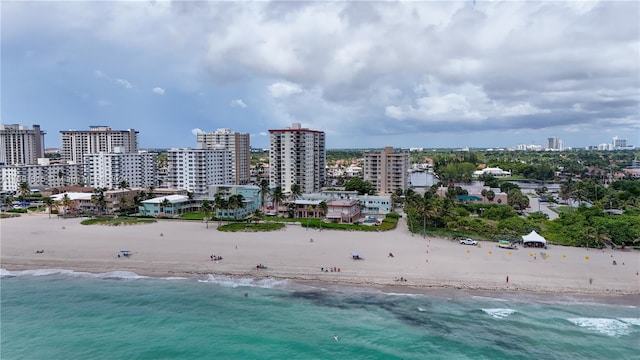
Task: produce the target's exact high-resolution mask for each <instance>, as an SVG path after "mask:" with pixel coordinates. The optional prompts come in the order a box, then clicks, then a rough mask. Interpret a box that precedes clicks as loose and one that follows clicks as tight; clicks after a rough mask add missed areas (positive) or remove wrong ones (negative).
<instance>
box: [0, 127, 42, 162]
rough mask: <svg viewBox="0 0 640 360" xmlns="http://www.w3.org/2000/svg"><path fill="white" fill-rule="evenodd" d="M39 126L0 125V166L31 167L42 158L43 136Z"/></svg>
mask: <svg viewBox="0 0 640 360" xmlns="http://www.w3.org/2000/svg"><path fill="white" fill-rule="evenodd" d="M45 134H46V133H45V132H44V131H42V130H40V125H33V126H32V128H31V129H30V128H29V127H28V126H25V125H18V124H7V125H4V124H0V166H1V165H33V164H37V163H38V159H39V158H44V135H45Z"/></svg>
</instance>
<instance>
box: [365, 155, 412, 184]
mask: <svg viewBox="0 0 640 360" xmlns="http://www.w3.org/2000/svg"><path fill="white" fill-rule="evenodd" d="M408 170H409V154H407V153H402V152H400V153H394V152H393V148H392V147H391V146H387V147H385V148H384V150H382V151H381V152H379V153H365V154H364V180H365V181H369V182H371V184H373V185H374V186H375V187H376V192H378V193H379V194H391V193H393V192H394V191H395V190H396V189H403V190H406V189H407V185H408V180H407V172H408Z"/></svg>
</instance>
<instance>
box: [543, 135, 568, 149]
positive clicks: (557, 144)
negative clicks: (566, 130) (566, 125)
mask: <svg viewBox="0 0 640 360" xmlns="http://www.w3.org/2000/svg"><path fill="white" fill-rule="evenodd" d="M563 149H564V146H563V144H562V139H560V138H558V137H555V136H554V137H550V138H547V150H563Z"/></svg>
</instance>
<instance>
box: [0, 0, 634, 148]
mask: <svg viewBox="0 0 640 360" xmlns="http://www.w3.org/2000/svg"><path fill="white" fill-rule="evenodd" d="M34 4H35V5H34ZM36 10H37V11H36ZM639 11H640V3H639V2H631V1H588V2H575V1H564V2H562V1H560V2H550V1H541V2H540V1H539V2H524V1H477V2H476V3H475V5H474V3H473V2H472V1H449V2H435V1H384V2H366V3H363V2H353V1H352V2H347V1H342V2H336V1H333V2H323V1H315V2H311V1H309V2H304V1H299V2H283V1H255V2H214V1H212V2H157V1H156V2H88V3H83V4H82V5H80V4H79V3H77V2H37V3H30V2H26V3H25V2H8V3H7V4H6V6H4V4H3V18H2V20H3V32H2V44H3V69H4V70H5V73H7V74H10V73H12V71H13V70H20V69H27V70H29V71H31V70H42V72H33V73H38V76H41V75H47V76H49V77H50V79H47V80H48V82H44V81H42V82H39V84H40V85H39V86H42V85H41V84H44V83H50V84H56V83H60V80H59V79H58V78H55V77H56V76H61V75H60V74H67V72H65V71H62V70H65V66H69V65H68V64H76V65H78V68H79V69H83V71H84V72H83V74H85V75H86V74H87V72H89V71H91V70H93V69H94V68H95V67H96V66H99V67H101V69H100V70H98V69H96V70H94V75H95V76H94V78H93V79H89V80H92V81H95V80H96V78H97V79H101V81H100V82H102V83H107V82H112V83H113V84H115V85H117V86H114V88H118V90H119V89H120V88H125V89H131V88H134V89H135V87H136V86H137V84H151V85H147V88H149V87H151V86H153V84H160V83H161V84H163V86H165V87H166V88H171V89H172V94H175V95H176V96H175V98H179V99H180V103H179V104H178V103H173V102H171V103H169V102H167V107H170V106H171V108H170V109H169V108H167V109H163V112H162V114H161V115H162V116H165V117H166V118H170V117H171V116H172V115H174V114H175V113H180V114H184V115H185V118H186V117H188V118H190V119H193V120H192V121H193V123H189V124H180V125H183V126H188V128H193V127H196V126H204V125H202V123H203V122H204V123H206V124H208V123H207V122H211V123H214V124H215V126H223V127H224V126H228V125H225V124H224V123H220V124H218V123H217V122H218V121H219V119H225V118H226V119H230V118H231V117H230V116H229V113H232V112H233V110H234V109H230V108H231V107H239V108H245V107H246V108H247V109H249V108H248V107H247V103H245V102H244V100H242V99H251V101H250V102H251V104H252V106H251V107H250V110H251V111H246V116H245V117H244V118H242V119H237V121H236V120H235V119H234V123H233V126H234V127H237V128H238V130H240V131H252V132H254V133H257V132H258V131H259V130H254V128H255V124H256V123H260V124H264V127H265V128H277V127H280V126H290V124H291V122H303V123H304V124H305V126H308V127H311V128H317V129H321V130H324V131H326V132H327V134H328V137H327V143H328V144H329V143H330V142H333V141H336V142H338V141H339V142H341V143H342V144H343V145H353V143H354V142H355V141H359V142H361V143H363V144H365V145H366V143H367V142H371V144H370V145H372V146H375V145H380V144H378V143H376V142H377V141H387V139H391V137H389V135H390V134H397V136H398V138H399V139H401V138H402V136H407V137H409V136H415V137H416V138H419V139H425V140H424V141H425V142H426V141H434V142H435V141H444V140H441V139H444V135H443V136H438V137H437V138H434V137H430V136H429V135H430V134H432V133H433V132H436V131H437V132H438V133H439V134H441V135H442V134H445V133H448V134H455V135H452V138H451V139H453V140H452V141H454V142H457V141H458V140H459V139H460V137H459V136H458V135H459V134H460V133H461V132H464V133H467V134H470V133H471V131H478V132H486V133H487V134H489V133H492V134H499V133H501V132H502V131H503V130H508V131H510V134H518V136H522V137H526V139H525V140H516V138H515V137H504V136H500V135H496V140H495V141H500V142H501V143H502V144H504V142H505V141H524V142H527V143H530V142H531V140H533V139H532V138H533V137H540V138H542V139H545V138H546V137H547V136H553V135H554V133H559V134H557V135H561V133H562V132H568V129H575V128H576V127H578V126H581V128H582V129H585V130H584V131H585V132H586V131H589V134H586V133H585V134H583V135H582V136H575V138H574V139H575V141H576V142H578V143H581V144H584V143H585V142H587V141H590V139H591V138H597V137H600V136H601V134H604V133H606V132H607V131H616V132H617V133H630V134H637V133H638V131H639V130H640V116H639V115H638V113H639V111H638V109H639V108H640V91H639V90H638V89H640V63H639V62H638V61H637V54H638V53H639V52H640V41H639V40H640V37H639V35H638V34H640V22H638V21H637V20H638V16H637V14H638V12H639ZM42 42H46V43H48V44H52V46H51V48H52V49H53V48H55V49H58V50H56V51H53V50H49V49H48V48H46V47H42V46H41V43H42ZM58 44H64V46H58ZM25 49H37V56H33V57H31V58H29V61H28V62H26V63H28V64H25V61H24V60H25V59H24V51H25ZM14 54H15V55H14ZM77 59H83V60H82V61H84V63H83V62H82V61H78V60H77ZM121 59H127V61H126V62H123V61H121ZM74 61H75V63H74ZM34 64H35V65H38V66H39V67H35V65H34ZM66 64H67V65H66ZM92 64H99V65H92ZM26 66H34V67H26ZM105 69H106V70H108V71H117V72H118V76H110V75H111V74H107V73H106V72H107V71H105ZM113 69H117V70H113ZM45 70H46V71H50V73H46V74H45V73H44V72H45ZM25 71H26V70H25ZM127 74H135V78H134V79H135V81H134V82H135V83H134V82H130V81H128V79H126V77H127V76H129V75H127ZM131 76H133V75H131ZM18 78H19V77H17V76H16V79H15V80H13V79H9V77H7V79H6V80H5V79H3V81H11V83H8V84H9V85H6V86H18V85H20V86H28V85H29V84H28V83H24V84H23V83H20V82H19V81H18V80H17V79H18ZM84 80H85V81H86V80H87V79H86V76H85V79H84ZM65 81H77V82H76V83H74V84H71V85H73V86H76V87H77V88H88V87H89V86H87V85H86V84H84V83H81V81H80V80H78V79H71V78H70V77H67V78H66V80H65ZM31 86H32V88H30V89H26V90H24V91H22V92H15V94H14V93H13V92H12V94H5V96H8V97H14V98H15V99H20V97H22V98H25V95H27V94H30V93H31V92H33V91H34V89H37V88H36V87H35V85H31ZM45 90H46V91H47V92H48V93H51V92H53V91H55V90H52V89H49V88H47V89H44V90H42V91H45ZM101 90H102V89H101ZM131 93H132V94H136V96H138V95H140V97H141V98H135V103H134V97H133V96H130V97H129V98H128V99H129V100H130V101H131V102H132V103H131V104H129V106H125V104H124V103H123V101H122V100H124V99H121V98H118V97H116V95H115V94H114V95H112V94H104V95H100V96H102V97H105V98H110V99H114V101H116V100H115V99H117V103H118V107H117V108H122V111H123V112H124V111H125V110H130V109H132V108H134V107H136V106H142V105H140V104H145V102H144V101H140V100H144V99H143V98H142V97H143V96H153V95H162V94H164V93H165V91H164V89H163V88H160V87H157V88H153V90H152V91H151V92H149V91H146V92H144V91H143V92H140V93H138V92H135V91H131ZM142 93H144V94H142ZM178 94H179V95H180V96H177V95H178ZM199 94H207V96H206V97H204V96H200V95H199ZM228 94H233V95H231V96H232V99H233V100H231V102H230V103H229V101H230V100H229V95H228ZM43 97H44V95H43ZM172 97H174V96H172ZM212 99H213V100H212ZM10 100H11V99H10ZM164 100H167V101H168V100H169V99H164ZM58 102H59V104H60V105H58V106H59V111H60V112H61V114H62V115H61V116H60V117H61V118H64V112H65V111H68V110H66V109H69V108H72V106H70V105H69V104H65V102H64V101H62V100H59V101H58ZM7 103H18V101H11V102H10V101H7ZM185 104H189V105H190V106H186V105H185ZM19 110H21V111H22V112H24V111H25V109H19ZM112 110H115V107H113V108H112ZM144 110H146V109H144ZM144 110H143V109H139V111H144ZM170 110H173V111H175V112H172V111H170ZM3 111H6V110H4V109H3ZM189 111H191V112H189ZM225 111H227V113H225ZM15 112H16V113H20V111H15ZM212 114H215V115H212ZM3 116H6V115H3ZM33 117H34V118H37V117H38V116H33ZM87 117H88V115H86V114H82V115H80V116H79V118H87ZM121 117H122V118H126V116H121ZM55 126H57V125H55ZM149 126H150V127H151V128H154V124H151V125H149ZM67 127H68V126H67ZM140 127H141V126H140ZM530 129H536V130H539V132H537V133H535V134H533V133H532V132H531V131H529V130H530ZM612 129H613V130H612ZM171 135H172V134H168V135H167V138H168V139H169V140H167V141H172V137H171ZM155 138H158V139H159V137H157V136H156V137H154V139H155ZM469 138H470V139H471V140H472V141H476V139H482V140H477V141H487V142H488V141H492V140H491V139H489V138H487V137H486V136H478V134H476V133H474V134H473V136H469ZM333 139H340V140H333ZM158 141H159V140H158ZM599 142H602V140H600V141H599ZM404 143H405V142H402V141H400V144H404ZM565 143H570V141H569V140H565ZM334 144H335V143H334ZM416 145H419V144H416ZM456 145H458V144H457V143H456Z"/></svg>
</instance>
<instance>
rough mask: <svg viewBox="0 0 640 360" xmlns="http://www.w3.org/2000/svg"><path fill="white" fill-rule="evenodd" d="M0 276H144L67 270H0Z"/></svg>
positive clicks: (124, 277)
mask: <svg viewBox="0 0 640 360" xmlns="http://www.w3.org/2000/svg"><path fill="white" fill-rule="evenodd" d="M0 270H1V271H0V275H1V276H3V277H16V276H53V275H63V276H68V277H84V278H98V279H126V280H129V279H143V278H147V277H146V276H140V275H138V274H136V273H133V272H130V271H111V272H106V273H101V274H93V273H88V272H81V271H73V270H67V269H34V270H19V271H8V270H5V269H0Z"/></svg>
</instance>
